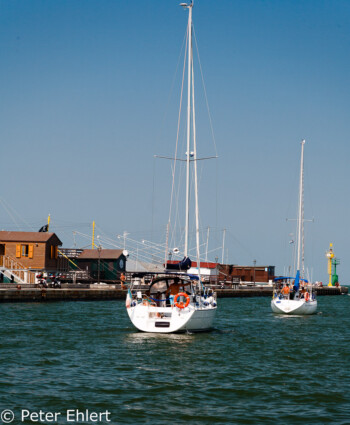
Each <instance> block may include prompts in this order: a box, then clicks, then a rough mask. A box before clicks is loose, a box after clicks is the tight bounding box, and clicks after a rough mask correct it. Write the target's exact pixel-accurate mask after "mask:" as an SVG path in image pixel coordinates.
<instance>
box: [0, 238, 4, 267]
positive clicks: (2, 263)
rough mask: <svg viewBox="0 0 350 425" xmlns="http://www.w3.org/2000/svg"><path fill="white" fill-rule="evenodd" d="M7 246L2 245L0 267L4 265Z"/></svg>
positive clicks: (0, 248)
mask: <svg viewBox="0 0 350 425" xmlns="http://www.w3.org/2000/svg"><path fill="white" fill-rule="evenodd" d="M4 255H5V244H3V243H0V266H3V265H4Z"/></svg>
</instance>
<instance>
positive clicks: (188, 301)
mask: <svg viewBox="0 0 350 425" xmlns="http://www.w3.org/2000/svg"><path fill="white" fill-rule="evenodd" d="M179 297H185V298H186V302H185V303H184V302H183V301H180V302H177V300H178V299H179ZM189 303H190V297H189V296H188V295H187V294H186V293H185V292H179V293H178V294H176V295H175V298H174V304H175V306H176V307H177V308H186V307H187V306H188V304H189Z"/></svg>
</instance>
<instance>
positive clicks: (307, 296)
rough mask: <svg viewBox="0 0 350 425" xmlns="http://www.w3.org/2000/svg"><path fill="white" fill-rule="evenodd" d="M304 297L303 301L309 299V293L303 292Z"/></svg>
mask: <svg viewBox="0 0 350 425" xmlns="http://www.w3.org/2000/svg"><path fill="white" fill-rule="evenodd" d="M304 297H305V301H306V302H308V301H309V299H310V294H309V293H308V292H305V295H304Z"/></svg>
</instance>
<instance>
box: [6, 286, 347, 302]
mask: <svg viewBox="0 0 350 425" xmlns="http://www.w3.org/2000/svg"><path fill="white" fill-rule="evenodd" d="M6 286H7V285H6ZM215 291H216V293H217V297H218V298H249V297H271V296H272V288H271V287H260V286H257V287H253V288H239V289H233V288H224V289H221V288H218V289H215ZM347 293H348V287H344V286H343V287H338V288H337V287H323V288H317V295H342V294H347ZM125 297H126V290H125V289H120V288H116V287H113V288H110V287H108V286H107V287H104V288H103V289H102V288H77V287H75V288H35V287H27V288H26V287H24V285H22V286H21V287H20V289H18V288H17V287H14V288H13V287H5V288H4V287H2V285H0V303H4V302H49V301H104V300H124V299H125Z"/></svg>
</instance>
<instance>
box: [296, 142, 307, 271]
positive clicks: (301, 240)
mask: <svg viewBox="0 0 350 425" xmlns="http://www.w3.org/2000/svg"><path fill="white" fill-rule="evenodd" d="M304 145H305V140H302V142H301V159H300V183H299V211H298V252H297V270H299V271H300V249H302V270H301V272H302V273H301V277H304ZM301 247H302V248H301Z"/></svg>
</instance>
